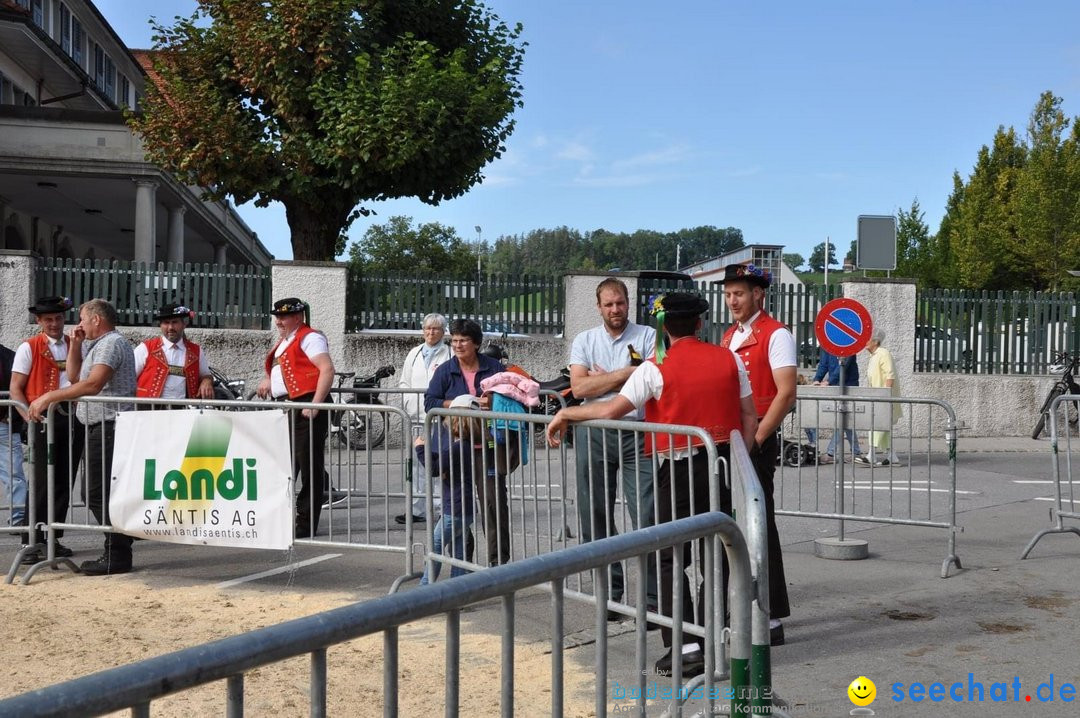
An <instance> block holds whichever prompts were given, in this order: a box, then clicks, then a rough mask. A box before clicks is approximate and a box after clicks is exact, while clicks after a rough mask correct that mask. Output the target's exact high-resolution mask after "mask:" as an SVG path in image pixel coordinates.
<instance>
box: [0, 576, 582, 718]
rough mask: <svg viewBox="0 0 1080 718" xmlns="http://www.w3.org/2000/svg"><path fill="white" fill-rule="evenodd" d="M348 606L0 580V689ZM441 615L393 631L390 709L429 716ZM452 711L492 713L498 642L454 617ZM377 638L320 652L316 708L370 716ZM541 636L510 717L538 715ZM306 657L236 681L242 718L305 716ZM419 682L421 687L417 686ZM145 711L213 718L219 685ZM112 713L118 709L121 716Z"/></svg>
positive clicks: (544, 678)
mask: <svg viewBox="0 0 1080 718" xmlns="http://www.w3.org/2000/svg"><path fill="white" fill-rule="evenodd" d="M351 602H352V599H351V598H350V597H349V596H346V595H344V594H329V593H317V594H307V595H302V594H300V593H296V592H284V591H257V590H250V589H249V590H244V591H238V590H235V589H234V590H230V591H228V592H223V591H220V590H218V589H216V588H214V587H207V586H196V587H183V588H150V587H148V586H147V585H146V584H145V583H144V582H143V581H142V580H140V577H139V576H138V574H130V575H126V576H111V577H101V578H84V577H75V576H72V575H71V574H68V573H66V572H57V573H53V572H51V571H48V570H46V571H43V572H41V573H39V574H38V576H36V577H35V579H34V581H33V582H32V583H31V584H30V585H29V586H21V585H7V584H0V646H4V653H5V658H6V660H5V663H6V664H7V670H6V671H5V674H6V675H5V680H4V681H3V682H2V685H0V696H2V697H7V696H11V695H16V694H18V693H22V692H25V691H28V690H33V689H36V688H41V687H43V686H46V685H50V684H53V683H59V682H61V681H63V680H65V679H68V678H75V677H78V676H82V675H87V674H90V673H94V672H96V671H99V670H103V669H106V668H111V667H114V666H118V665H123V664H126V663H130V662H134V661H138V660H140V659H144V658H148V657H151V656H156V655H161V654H164V653H169V652H172V651H175V650H179V649H181V648H186V647H189V646H193V645H198V644H200V643H205V642H208V641H212V640H215V639H219V638H224V637H226V636H229V635H234V634H237V633H242V632H244V631H250V630H252V629H256V628H261V627H264V626H270V625H274V624H278V623H282V622H284V621H287V620H290V619H293V618H298V617H301V616H307V615H311V614H314V613H318V612H320V611H325V610H328V609H331V608H337V607H339V606H342V605H346V604H349V603H351ZM444 625H445V624H444V622H443V621H442V620H441V619H429V620H426V621H423V622H418V623H413V624H408V625H406V626H402V627H401V629H400V631H399V641H400V659H399V661H400V662H399V665H400V667H401V668H400V675H399V685H400V697H399V712H400V715H402V716H412V715H428V714H441V713H442V706H443V676H444V674H443V665H444V661H443V657H444V655H445V644H444V640H443V639H444V635H445V629H444ZM462 634H463V635H462V649H461V666H462V676H461V715H463V716H493V715H498V713H499V687H500V676H499V655H500V641H499V636H498V635H497V634H494V635H493V634H492V633H491V632H490V627H486V628H485V627H479V626H474V625H470V618H469V616H468V615H464V614H463V615H462ZM382 640H383V638H382V634H378V635H374V636H368V637H365V638H362V639H358V640H355V641H350V642H348V643H344V644H340V645H338V646H333V647H331V648H330V649H329V650H328V656H327V661H328V666H329V673H330V679H329V686H328V689H327V692H328V706H327V708H328V713H329V715H331V716H381V715H382V711H383V695H382V664H383V659H382V654H383V650H382ZM547 646H548V644H547V641H546V640H541V641H537V642H532V643H528V642H523V641H522V640H521V639H519V642H518V644H517V647H516V649H515V656H516V671H515V706H516V708H517V711H516V713H517V715H521V716H532V715H550V713H551V709H550V696H551V692H550V673H551V671H550V667H551V656H550V653H548V652H547ZM308 665H309V663H308V658H307V656H303V657H300V658H296V659H292V660H289V661H286V662H283V663H279V664H276V665H270V666H266V667H263V668H260V669H257V670H254V671H252V672H250V673H248V674H247V676H246V677H245V695H246V702H245V714H246V715H248V716H306V715H309V713H308V705H309V704H308ZM572 665H573V664H572V661H571V658H570V655H569V654H567V656H566V667H567V670H566V683H565V693H566V696H567V699H568V703H567V706H566V711H565V715H567V716H591V715H593V710H592V707H591V705H589V704H588V703H587V702H583V701H580V700H578V701H577V702H575V703H573V704H571V703H570V701H571V700H572V699H573V697H574V696H579V697H580V696H587V695H589V687H588V686H586V685H584V682H585V681H586V680H587V679H588V678H589V675H588V674H589V671H587V670H573V669H571V666H572ZM417 687H422V690H417ZM152 712H153V715H154V716H184V717H185V718H190V717H191V716H213V715H224V714H225V684H224V682H221V683H217V684H211V685H208V686H204V687H201V688H196V689H192V690H189V691H185V692H183V693H180V694H177V695H176V696H175V697H170V698H165V699H162V700H160V701H156V702H155V703H154V704H153V706H152ZM115 715H129V714H128V713H127V712H124V713H117V714H115Z"/></svg>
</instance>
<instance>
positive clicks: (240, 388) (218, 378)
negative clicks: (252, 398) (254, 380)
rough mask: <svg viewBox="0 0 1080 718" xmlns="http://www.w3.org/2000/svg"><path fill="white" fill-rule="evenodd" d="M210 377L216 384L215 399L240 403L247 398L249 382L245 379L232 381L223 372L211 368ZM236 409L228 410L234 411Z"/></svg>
mask: <svg viewBox="0 0 1080 718" xmlns="http://www.w3.org/2000/svg"><path fill="white" fill-rule="evenodd" d="M210 376H211V378H212V381H213V384H214V398H215V399H220V400H222V401H240V400H242V399H244V398H245V396H244V388H245V387H246V386H247V382H246V381H244V380H243V379H230V378H229V377H227V376H225V374H223V373H222V372H220V371H219V370H217V369H215V368H214V367H210ZM233 410H234V409H231V408H230V409H227V411H233Z"/></svg>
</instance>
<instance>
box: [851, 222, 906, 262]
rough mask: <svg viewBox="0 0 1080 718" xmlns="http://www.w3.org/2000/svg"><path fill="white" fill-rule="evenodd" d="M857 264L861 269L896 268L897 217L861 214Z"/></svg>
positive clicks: (856, 245)
mask: <svg viewBox="0 0 1080 718" xmlns="http://www.w3.org/2000/svg"><path fill="white" fill-rule="evenodd" d="M855 266H856V267H858V268H859V269H896V217H893V216H883V215H873V214H860V215H859V232H858V235H857V240H856V243H855Z"/></svg>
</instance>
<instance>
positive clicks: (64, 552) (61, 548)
mask: <svg viewBox="0 0 1080 718" xmlns="http://www.w3.org/2000/svg"><path fill="white" fill-rule="evenodd" d="M53 555H54V556H56V557H57V558H71V557H72V556H74V555H75V552H74V551H72V550H71V549H69V548H68V547H67V546H65V545H64V544H62V543H60V542H59V541H57V542H56V549H55V553H54V554H53Z"/></svg>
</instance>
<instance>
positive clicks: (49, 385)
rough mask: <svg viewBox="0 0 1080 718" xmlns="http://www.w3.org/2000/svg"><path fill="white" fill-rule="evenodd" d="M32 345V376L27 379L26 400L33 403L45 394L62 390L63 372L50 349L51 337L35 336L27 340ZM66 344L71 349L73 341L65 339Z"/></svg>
mask: <svg viewBox="0 0 1080 718" xmlns="http://www.w3.org/2000/svg"><path fill="white" fill-rule="evenodd" d="M26 343H27V344H29V345H30V375H29V376H28V377H27V378H26V400H27V401H33V400H34V399H37V398H38V397H39V396H41V395H42V394H44V393H45V392H49V391H55V390H56V389H59V388H60V372H61V371H63V369H61V367H60V365H59V364H58V363H57V362H56V358H55V357H53V355H52V350H50V349H49V337H48V336H47V335H46V334H45V333H44V332H42V333H40V334H35V335H34V336H32V337H30V338H29V339H27V340H26ZM64 344H66V345H67V346H68V349H69V350H70V348H71V341H70V340H69V339H68V338H67V337H64Z"/></svg>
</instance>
